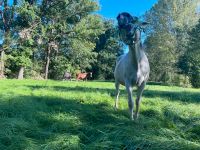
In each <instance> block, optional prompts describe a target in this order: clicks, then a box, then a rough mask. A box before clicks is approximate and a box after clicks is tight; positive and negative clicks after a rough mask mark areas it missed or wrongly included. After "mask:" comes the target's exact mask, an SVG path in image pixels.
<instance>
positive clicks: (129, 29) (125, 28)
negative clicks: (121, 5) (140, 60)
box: [117, 13, 148, 45]
mask: <svg viewBox="0 0 200 150" xmlns="http://www.w3.org/2000/svg"><path fill="white" fill-rule="evenodd" d="M117 20H118V27H119V35H120V38H121V39H122V41H123V42H124V43H125V44H127V45H130V44H133V43H135V42H136V41H138V40H140V38H141V32H142V31H143V30H144V28H145V27H146V26H147V24H148V23H147V22H140V21H139V19H138V18H137V17H134V16H131V15H130V14H129V13H120V14H119V15H118V16H117Z"/></svg>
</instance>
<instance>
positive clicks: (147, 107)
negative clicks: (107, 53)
mask: <svg viewBox="0 0 200 150" xmlns="http://www.w3.org/2000/svg"><path fill="white" fill-rule="evenodd" d="M114 93H115V90H114V84H113V83H111V82H76V81H73V82H67V81H65V82H63V81H34V80H24V81H18V80H0V150H6V149H9V150H16V149H18V150H24V149H26V150H39V149H41V150H65V149H70V150H71V149H87V150H88V149H103V150H104V149H120V150H121V149H124V150H125V149H131V150H134V149H137V150H143V149H144V150H145V149H148V150H149V149H152V150H164V149H166V150H172V149H173V150H175V149H179V150H189V149H191V150H193V149H194V150H195V149H200V91H199V89H191V88H180V87H170V86H160V85H147V86H146V90H145V92H144V94H143V100H142V103H141V107H140V108H141V109H140V116H139V119H138V121H131V120H130V119H129V114H128V106H127V96H126V92H125V91H124V88H123V87H122V88H121V95H120V101H119V110H118V111H115V110H114V108H113V104H114Z"/></svg>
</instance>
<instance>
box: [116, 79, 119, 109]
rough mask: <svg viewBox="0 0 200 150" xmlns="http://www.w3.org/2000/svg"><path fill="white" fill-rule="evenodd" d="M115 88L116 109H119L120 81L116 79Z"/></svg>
mask: <svg viewBox="0 0 200 150" xmlns="http://www.w3.org/2000/svg"><path fill="white" fill-rule="evenodd" d="M115 89H116V98H115V109H118V101H119V93H120V91H119V82H117V81H115Z"/></svg>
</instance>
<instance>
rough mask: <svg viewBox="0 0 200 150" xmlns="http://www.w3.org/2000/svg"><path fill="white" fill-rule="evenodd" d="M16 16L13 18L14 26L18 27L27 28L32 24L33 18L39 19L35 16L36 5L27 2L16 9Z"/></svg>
mask: <svg viewBox="0 0 200 150" xmlns="http://www.w3.org/2000/svg"><path fill="white" fill-rule="evenodd" d="M16 13H17V18H16V20H15V24H16V26H18V27H20V28H28V27H31V26H32V25H33V23H34V22H35V20H37V19H39V17H38V16H37V14H36V13H37V7H36V6H34V5H30V4H29V3H28V2H25V3H23V4H22V5H20V6H19V7H17V10H16Z"/></svg>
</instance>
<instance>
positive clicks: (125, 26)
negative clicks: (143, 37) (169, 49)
mask: <svg viewBox="0 0 200 150" xmlns="http://www.w3.org/2000/svg"><path fill="white" fill-rule="evenodd" d="M118 28H119V35H120V30H122V29H125V30H126V31H127V32H128V33H129V32H130V30H133V31H134V32H133V33H129V34H128V35H127V38H128V39H131V41H134V43H136V42H137V41H136V38H135V37H134V35H135V34H136V31H137V30H139V31H140V32H142V31H143V30H144V29H143V28H142V27H140V26H139V25H136V24H131V23H129V24H123V25H119V26H118ZM122 40H123V39H122ZM138 41H140V39H139V40H138Z"/></svg>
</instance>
